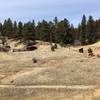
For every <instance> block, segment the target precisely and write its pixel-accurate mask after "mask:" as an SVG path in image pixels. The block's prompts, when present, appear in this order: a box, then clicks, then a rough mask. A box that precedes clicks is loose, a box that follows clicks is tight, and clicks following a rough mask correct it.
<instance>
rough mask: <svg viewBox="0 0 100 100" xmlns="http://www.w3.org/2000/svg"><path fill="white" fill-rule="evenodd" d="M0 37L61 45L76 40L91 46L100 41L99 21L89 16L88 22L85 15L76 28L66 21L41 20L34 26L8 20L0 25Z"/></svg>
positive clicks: (28, 23) (31, 22) (55, 19)
mask: <svg viewBox="0 0 100 100" xmlns="http://www.w3.org/2000/svg"><path fill="white" fill-rule="evenodd" d="M0 36H3V37H8V38H13V39H19V40H23V41H24V42H25V43H27V42H28V41H33V42H34V41H35V40H41V41H47V42H50V43H51V44H52V43H59V44H63V45H67V44H71V45H74V44H75V41H76V40H78V41H79V42H80V43H81V44H82V45H86V44H91V43H94V42H96V41H98V40H99V39H100V19H98V20H94V19H93V17H92V16H89V18H88V20H87V18H86V16H85V15H83V17H82V21H81V23H80V24H79V25H78V27H74V25H73V24H70V22H69V21H68V19H66V18H65V19H63V20H61V21H60V20H58V18H57V17H55V18H54V20H53V21H46V20H42V21H41V22H38V23H37V24H35V21H34V20H33V21H29V22H26V23H23V22H21V21H19V22H16V21H12V20H11V19H10V18H8V19H6V20H4V23H0Z"/></svg>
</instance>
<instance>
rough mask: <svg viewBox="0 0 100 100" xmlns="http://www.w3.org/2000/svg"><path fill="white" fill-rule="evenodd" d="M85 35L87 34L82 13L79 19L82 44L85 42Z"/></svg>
mask: <svg viewBox="0 0 100 100" xmlns="http://www.w3.org/2000/svg"><path fill="white" fill-rule="evenodd" d="M86 35H87V30H86V16H85V15H83V17H82V21H81V32H80V41H81V43H82V45H85V44H86Z"/></svg>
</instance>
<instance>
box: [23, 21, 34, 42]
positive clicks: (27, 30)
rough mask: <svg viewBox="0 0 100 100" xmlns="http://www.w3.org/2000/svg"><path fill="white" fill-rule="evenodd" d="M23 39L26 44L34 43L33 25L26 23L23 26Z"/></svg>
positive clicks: (32, 23)
mask: <svg viewBox="0 0 100 100" xmlns="http://www.w3.org/2000/svg"><path fill="white" fill-rule="evenodd" d="M23 38H24V40H25V41H26V42H28V41H30V40H31V41H35V23H34V21H33V22H28V23H25V24H24V27H23Z"/></svg>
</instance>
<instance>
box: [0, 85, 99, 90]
mask: <svg viewBox="0 0 100 100" xmlns="http://www.w3.org/2000/svg"><path fill="white" fill-rule="evenodd" d="M0 88H23V89H26V88H31V89H32V88H33V89H34V88H35V89H36V88H38V89H72V90H74V89H75V90H89V89H95V88H100V87H99V86H92V85H89V86H85V85H71V86H66V85H23V86H21V85H20V86H17V85H0Z"/></svg>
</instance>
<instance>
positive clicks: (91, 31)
mask: <svg viewBox="0 0 100 100" xmlns="http://www.w3.org/2000/svg"><path fill="white" fill-rule="evenodd" d="M87 39H88V43H90V44H91V43H94V42H95V41H96V30H95V23H94V20H93V17H92V16H89V19H88V22H87Z"/></svg>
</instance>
